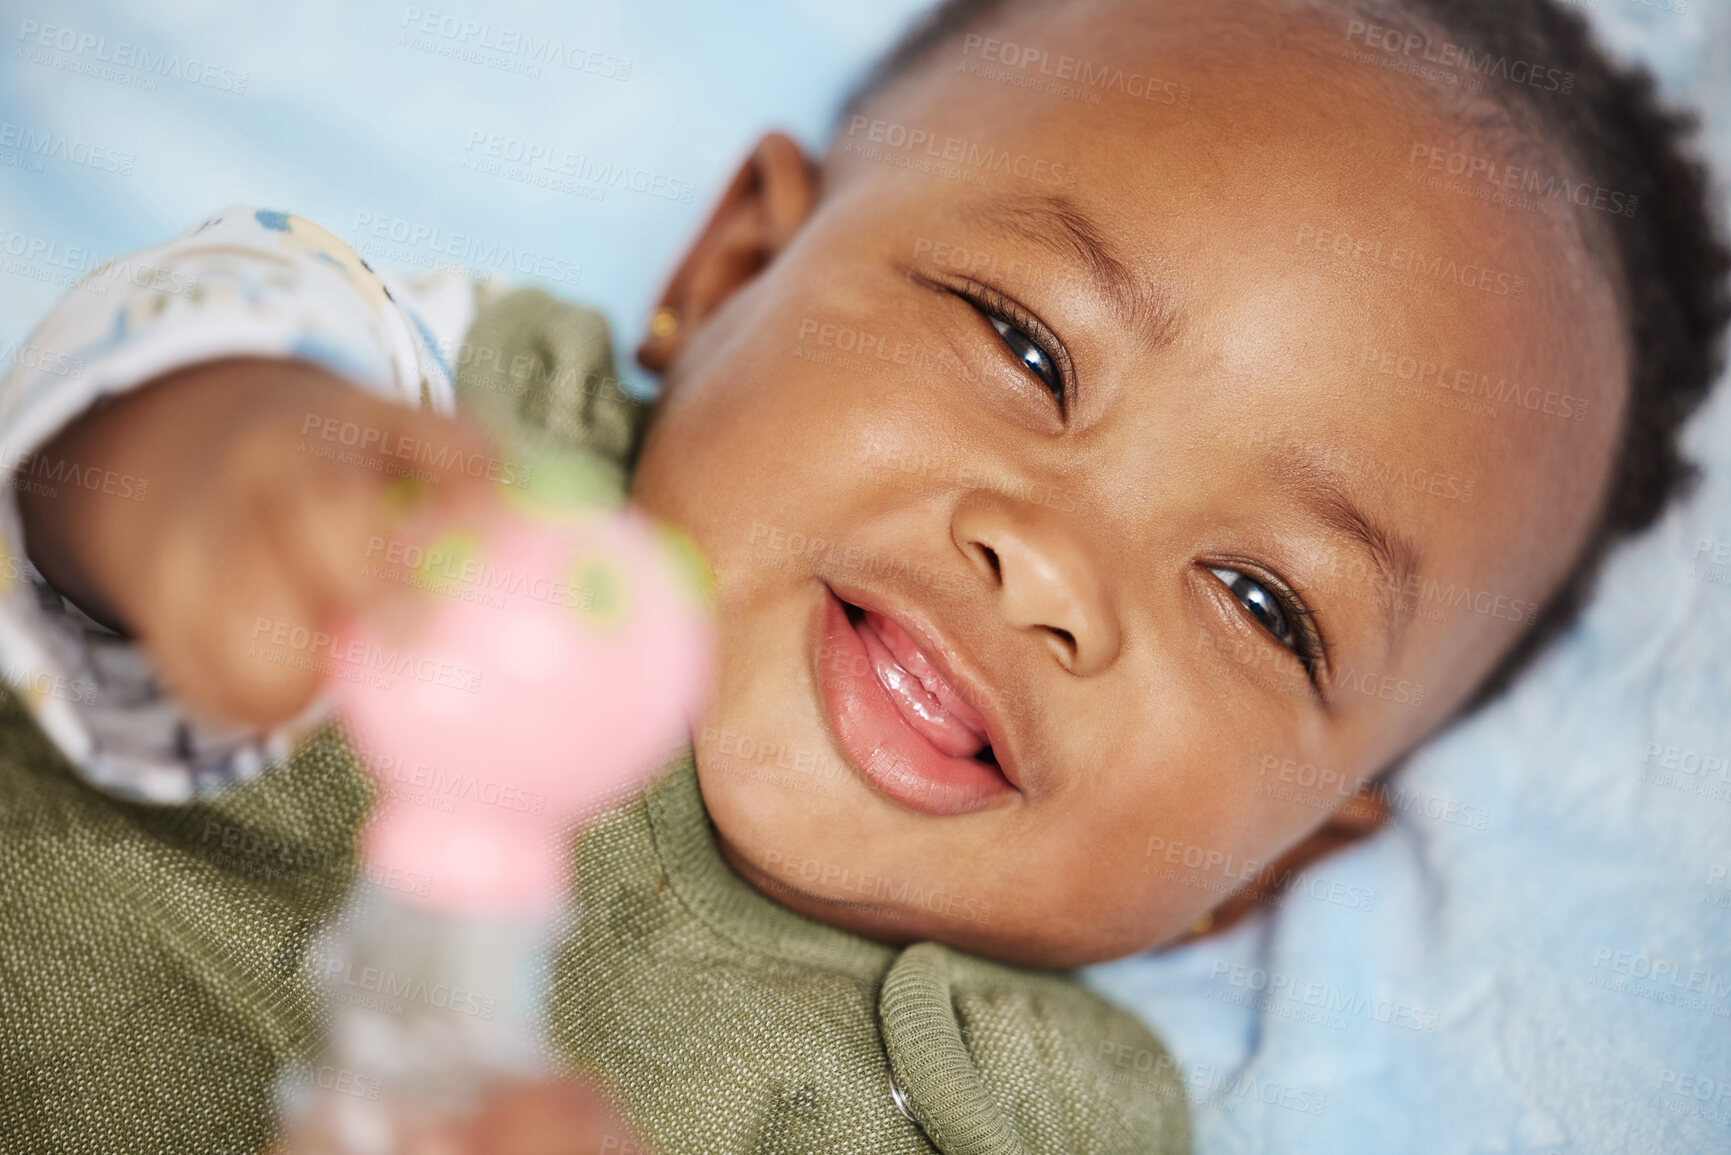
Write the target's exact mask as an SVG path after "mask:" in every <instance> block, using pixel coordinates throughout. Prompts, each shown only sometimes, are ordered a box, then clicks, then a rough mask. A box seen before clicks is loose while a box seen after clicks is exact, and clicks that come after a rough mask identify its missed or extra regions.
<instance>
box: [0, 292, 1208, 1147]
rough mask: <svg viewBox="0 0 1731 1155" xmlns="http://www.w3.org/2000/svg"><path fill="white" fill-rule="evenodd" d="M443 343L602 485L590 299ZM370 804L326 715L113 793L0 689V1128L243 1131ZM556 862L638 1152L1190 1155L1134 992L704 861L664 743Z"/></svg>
mask: <svg viewBox="0 0 1731 1155" xmlns="http://www.w3.org/2000/svg"><path fill="white" fill-rule="evenodd" d="M470 339H471V341H476V342H482V343H489V344H492V345H494V346H495V347H500V348H505V349H509V350H522V351H524V352H526V353H528V354H530V355H531V356H533V357H534V358H536V359H537V360H536V364H537V366H538V368H537V370H536V371H535V372H533V373H531V374H529V375H528V376H526V377H518V378H514V379H513V380H511V381H505V380H503V379H500V380H486V379H479V378H475V377H470V376H466V375H465V376H460V378H459V382H458V385H459V396H460V397H462V398H463V399H464V403H465V405H466V406H467V407H468V408H470V410H471V411H473V412H476V413H477V415H478V416H480V417H481V419H482V420H484V421H486V422H487V423H488V424H489V425H490V426H492V427H493V430H494V433H495V435H496V436H497V437H499V439H500V441H501V443H502V445H503V447H504V448H505V450H506V451H507V452H518V451H527V450H533V451H535V452H537V453H545V452H547V451H548V450H549V449H553V450H557V451H561V452H572V453H581V454H585V455H587V456H589V457H590V458H592V459H594V460H597V461H599V462H600V467H599V468H600V470H601V473H602V475H603V476H607V477H610V478H612V479H613V482H612V483H613V484H614V486H615V488H617V489H622V487H623V483H624V479H625V476H626V471H627V469H628V465H629V454H630V452H631V450H632V447H633V446H634V444H635V441H636V437H637V434H638V433H639V432H640V430H641V427H642V416H643V415H642V412H641V408H640V407H639V406H637V405H635V403H633V402H631V401H630V400H629V399H628V398H626V397H625V396H624V395H623V394H622V393H621V392H620V391H619V390H618V389H617V387H616V385H614V384H613V378H612V375H611V372H610V369H611V362H610V360H609V359H608V357H609V354H608V352H607V349H608V342H607V337H606V330H605V327H604V326H603V325H601V323H600V321H599V318H597V317H596V315H595V314H593V313H590V312H589V311H587V310H583V309H578V308H576V307H574V306H570V305H564V304H561V303H559V302H557V301H555V300H554V299H553V298H551V297H548V296H547V295H546V294H543V293H540V292H537V291H532V290H531V291H525V292H520V293H515V294H512V295H510V296H508V297H505V298H502V299H500V300H497V301H494V302H492V303H490V304H489V305H488V306H487V307H486V308H484V309H483V310H482V312H481V314H480V316H479V318H478V319H477V321H476V324H475V326H474V328H473V329H472V330H471V333H470ZM501 361H502V362H503V363H505V364H512V363H513V360H512V358H510V357H504V358H501ZM609 471H610V472H609ZM372 800H373V789H372V787H371V785H370V784H369V782H368V781H367V779H366V777H365V776H364V775H363V774H362V772H361V771H360V770H359V768H358V767H357V765H356V763H355V761H354V758H353V756H352V754H351V752H350V751H349V749H348V748H347V746H346V745H345V744H344V743H343V741H342V740H341V738H340V736H339V735H338V734H337V732H336V731H335V730H334V728H327V729H325V730H323V731H320V732H319V733H318V734H316V735H315V736H314V737H313V738H311V739H310V740H308V741H307V742H306V743H304V744H303V745H302V747H301V748H300V749H299V750H298V751H297V752H296V754H295V756H294V758H293V759H292V760H291V761H290V762H289V763H288V764H286V765H284V766H279V767H277V768H275V769H272V770H271V771H269V772H267V773H266V774H265V775H264V776H262V777H261V778H259V779H257V780H255V781H252V782H249V783H246V784H243V785H240V786H237V787H235V788H232V789H230V790H228V791H226V792H224V793H222V794H220V795H217V796H216V797H214V798H210V799H206V800H202V801H200V802H197V803H195V804H192V805H189V806H182V807H154V806H149V805H144V804H140V803H135V802H129V801H126V800H124V799H120V798H117V797H115V796H113V795H110V794H107V793H104V792H102V791H100V790H97V789H96V788H94V787H92V786H90V785H89V784H87V783H86V782H85V781H84V780H83V779H81V778H80V777H79V776H78V775H77V773H76V772H75V770H74V769H73V768H72V767H71V766H70V765H69V764H68V763H67V762H66V760H65V759H64V757H62V756H61V755H60V753H59V751H58V750H57V749H56V748H55V747H54V746H53V745H52V744H51V743H50V742H49V741H48V740H47V738H46V737H45V736H44V735H43V734H42V733H41V732H40V730H39V729H38V728H37V727H36V725H35V723H34V722H33V720H32V719H31V717H30V715H29V713H28V712H27V711H26V710H25V709H24V707H23V706H22V704H21V703H19V702H18V701H17V699H16V698H14V697H13V696H11V695H10V694H9V693H4V694H0V1151H4V1152H7V1153H11V1152H28V1153H30V1155H46V1153H61V1152H66V1153H72V1152H77V1153H86V1152H89V1153H95V1152H103V1153H108V1152H125V1153H128V1155H132V1153H142V1152H152V1153H153V1152H165V1153H170V1152H171V1153H174V1155H195V1153H203V1152H213V1153H214V1152H256V1151H260V1150H262V1149H264V1148H265V1147H266V1146H268V1145H269V1143H270V1142H271V1140H272V1117H271V1106H272V1098H271V1096H272V1087H273V1083H274V1080H275V1079H276V1077H277V1074H278V1072H279V1071H280V1070H281V1069H282V1068H283V1066H284V1065H285V1064H288V1063H291V1062H296V1061H304V1060H306V1059H307V1058H308V1057H309V1056H311V1055H312V1054H313V1053H314V1052H315V1050H316V1048H317V1045H318V1038H319V1030H320V1026H321V1023H322V1022H323V1019H324V1013H323V1008H322V1007H321V1004H320V1002H319V999H318V995H317V985H316V982H315V981H314V976H313V975H312V974H311V972H310V968H309V965H308V951H309V948H310V946H311V944H312V942H313V939H314V937H315V935H316V934H317V932H318V929H319V927H320V925H321V923H322V922H324V921H325V920H327V919H328V918H330V917H331V916H332V915H333V914H334V913H335V912H336V910H337V909H338V908H339V906H340V905H341V903H342V901H343V899H344V897H345V895H346V894H347V892H348V889H349V886H350V884H351V881H352V879H353V878H354V876H355V872H356V856H355V846H356V844H357V840H358V836H359V832H360V830H361V828H362V826H363V824H364V822H365V820H366V815H367V813H368V809H369V807H370V805H371V802H372ZM574 862H575V864H576V867H577V870H576V875H575V879H576V883H575V887H576V891H575V897H576V902H575V903H574V904H572V908H571V909H572V911H573V912H574V914H573V916H572V918H571V920H570V921H569V922H568V923H567V924H565V925H564V926H562V927H561V930H560V935H559V937H558V939H557V942H558V946H557V949H556V953H555V956H554V967H553V973H552V986H551V989H550V991H549V999H548V1013H549V1016H550V1021H551V1036H552V1037H551V1041H552V1043H553V1045H554V1047H555V1049H556V1051H557V1052H558V1053H559V1055H561V1056H562V1057H563V1058H564V1059H565V1060H567V1061H568V1062H569V1063H570V1064H571V1065H572V1067H573V1069H577V1070H581V1071H584V1072H586V1073H588V1074H589V1075H590V1076H591V1077H594V1078H596V1079H598V1080H600V1081H601V1082H602V1083H603V1084H604V1085H605V1086H606V1087H607V1089H608V1090H609V1091H610V1093H611V1094H612V1095H613V1096H614V1097H615V1099H616V1100H617V1101H618V1103H619V1104H620V1106H621V1107H622V1109H623V1110H624V1112H625V1113H626V1115H627V1116H628V1117H629V1118H630V1119H631V1121H632V1123H633V1125H634V1126H635V1127H636V1128H637V1129H638V1130H639V1131H640V1133H641V1134H642V1135H643V1137H644V1138H645V1139H646V1140H647V1141H648V1143H649V1145H650V1148H651V1150H654V1151H657V1152H660V1153H662V1155H682V1153H686V1152H690V1153H693V1155H698V1153H701V1155H709V1153H725V1152H753V1153H760V1155H770V1153H786V1155H795V1153H798V1155H808V1153H809V1155H819V1153H824V1155H827V1153H831V1152H847V1153H856V1152H857V1153H864V1155H890V1153H898V1155H899V1153H904V1152H906V1153H916V1152H932V1151H942V1152H945V1153H946V1155H957V1153H963V1152H966V1153H970V1155H974V1153H977V1155H1012V1153H1022V1152H1026V1153H1030V1155H1032V1153H1048V1152H1049V1153H1054V1155H1056V1153H1059V1152H1063V1153H1069V1152H1102V1153H1119V1152H1122V1153H1131V1152H1135V1153H1154V1155H1167V1153H1182V1152H1187V1151H1188V1150H1189V1141H1188V1130H1187V1128H1188V1123H1187V1115H1186V1109H1185V1104H1184V1097H1183V1091H1182V1087H1181V1084H1180V1083H1179V1081H1178V1079H1177V1078H1176V1069H1175V1066H1174V1064H1173V1063H1172V1062H1171V1060H1170V1058H1169V1057H1168V1056H1167V1055H1166V1053H1165V1051H1164V1050H1163V1048H1162V1047H1161V1045H1160V1043H1159V1042H1158V1040H1156V1039H1155V1038H1154V1036H1153V1035H1152V1034H1151V1033H1150V1032H1149V1031H1148V1030H1147V1029H1146V1028H1145V1027H1143V1026H1142V1025H1141V1024H1140V1023H1139V1022H1138V1021H1137V1020H1136V1019H1135V1018H1134V1017H1133V1016H1131V1015H1129V1014H1127V1013H1126V1012H1124V1011H1122V1010H1119V1009H1117V1008H1115V1007H1113V1006H1111V1005H1110V1004H1109V1003H1107V1002H1105V1001H1104V1000H1103V999H1101V998H1099V997H1098V996H1097V995H1095V994H1093V993H1091V992H1090V991H1088V990H1087V989H1086V988H1085V987H1083V986H1082V985H1081V984H1079V983H1078V982H1076V981H1075V980H1074V979H1073V978H1071V977H1068V976H1065V975H1061V974H1056V973H1041V972H1033V971H1027V970H1021V969H1018V968H1015V967H1010V966H1005V965H1003V964H1000V963H995V962H992V961H990V960H987V959H983V958H979V957H976V956H973V955H969V954H966V953H964V952H961V951H955V950H951V949H949V948H946V947H943V946H940V945H938V944H935V943H919V944H915V945H913V946H909V947H907V948H905V949H898V948H894V947H890V946H886V945H884V944H882V943H877V942H874V941H871V940H868V939H865V938H862V937H860V936H857V935H854V934H850V933H848V932H845V931H842V930H839V929H837V928H835V927H832V926H829V925H827V924H824V923H821V922H817V921H815V920H813V919H810V918H807V917H805V916H803V915H800V914H797V913H795V912H793V911H791V910H788V909H787V908H785V907H783V906H781V905H779V904H777V903H776V902H775V901H773V900H772V899H770V898H769V897H767V896H765V895H764V894H762V893H760V892H758V891H757V890H755V889H753V888H752V887H751V886H749V885H748V884H747V883H745V882H744V881H743V880H742V879H741V878H739V876H738V875H736V874H735V873H734V872H733V871H732V870H731V869H730V868H729V867H728V866H727V865H726V863H725V862H724V861H723V860H722V858H721V856H720V853H719V851H718V850H717V848H716V845H715V838H714V831H713V829H712V827H711V826H710V824H709V820H708V816H707V814H706V812H705V810H704V806H703V801H702V795H701V793H700V790H699V787H698V780H697V775H696V771H695V767H694V765H693V762H692V758H691V756H690V753H689V752H687V753H686V754H685V756H683V757H682V758H681V759H679V760H678V761H676V762H675V763H674V764H673V765H672V766H671V767H670V768H669V769H668V770H667V771H666V772H665V773H664V774H663V775H662V776H661V777H660V778H659V779H658V780H657V781H656V782H655V783H654V784H653V785H652V786H651V787H650V788H649V789H648V790H647V791H646V792H645V794H644V795H643V797H642V798H640V799H638V800H637V801H635V802H632V803H630V804H629V805H626V806H624V807H621V808H619V809H617V810H615V811H613V812H611V813H609V814H607V815H605V816H603V817H602V818H601V819H599V820H598V821H596V822H595V823H593V824H592V825H591V826H589V827H588V828H587V829H586V830H585V831H584V832H583V833H582V834H580V835H579V836H578V837H577V841H576V846H575V856H574ZM892 1088H893V1090H892ZM898 1098H899V1100H900V1103H899V1104H898Z"/></svg>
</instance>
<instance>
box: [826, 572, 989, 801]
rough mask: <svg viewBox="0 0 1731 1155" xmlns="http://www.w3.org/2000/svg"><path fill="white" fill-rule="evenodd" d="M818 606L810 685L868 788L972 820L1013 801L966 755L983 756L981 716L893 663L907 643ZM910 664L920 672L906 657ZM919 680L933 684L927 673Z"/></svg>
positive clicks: (884, 624)
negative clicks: (817, 690) (969, 816)
mask: <svg viewBox="0 0 1731 1155" xmlns="http://www.w3.org/2000/svg"><path fill="white" fill-rule="evenodd" d="M824 603H825V604H824V607H823V613H822V615H821V618H820V621H819V628H818V639H817V655H816V657H817V670H816V673H817V680H818V685H819V687H820V688H821V691H822V694H823V700H824V707H825V710H826V712H827V713H828V715H829V723H830V728H831V729H832V730H833V731H834V733H835V736H836V739H837V740H838V741H839V742H840V743H841V746H842V749H843V750H844V751H846V753H847V755H848V757H849V759H850V760H852V762H853V763H854V765H855V766H857V767H858V768H859V770H860V773H861V774H862V775H863V776H864V777H865V779H866V780H867V782H868V783H870V784H871V785H872V786H873V787H875V788H876V789H877V790H878V791H879V792H880V793H882V794H884V795H886V796H888V797H889V798H891V799H892V800H894V801H896V802H899V803H901V804H902V805H904V806H907V807H909V808H910V809H913V810H919V811H922V812H924V813H927V814H938V815H956V814H968V813H972V812H973V811H976V810H982V809H985V808H987V807H989V806H992V805H994V804H996V803H999V802H1000V801H1001V800H1003V799H1004V798H1006V797H1008V796H1011V795H1014V794H1015V793H1016V790H1015V787H1013V786H1011V785H1010V783H1009V781H1008V780H1007V779H1006V778H1005V777H1004V775H1003V774H1002V773H1001V772H1000V771H999V770H998V768H997V767H996V766H994V765H992V764H991V763H989V762H984V761H981V760H980V759H978V758H975V757H972V756H971V755H973V754H978V753H980V752H981V751H982V750H984V749H986V739H985V737H984V725H983V724H981V723H980V722H979V721H978V719H979V715H977V714H975V713H974V712H973V711H972V710H970V709H968V708H967V707H966V705H965V704H964V703H960V702H959V701H958V700H956V699H955V697H954V694H953V691H949V692H946V691H948V690H949V688H948V686H947V685H945V684H939V683H934V684H935V685H936V686H937V691H936V692H935V693H934V692H933V691H932V690H930V689H928V688H926V683H925V682H922V681H921V680H920V679H919V678H918V677H917V676H916V674H915V673H914V672H910V671H909V670H908V668H907V666H906V665H904V664H903V663H902V662H901V661H900V660H898V659H897V657H896V656H895V652H894V651H893V650H892V648H891V644H892V643H893V644H894V645H895V646H896V647H897V648H899V649H902V650H904V651H906V649H907V648H908V647H909V646H912V642H911V639H908V638H907V637H906V635H905V634H903V633H902V632H901V631H900V628H899V627H896V626H895V625H894V623H893V622H890V621H889V620H888V619H883V618H880V617H879V616H878V615H875V614H870V615H866V616H864V617H862V618H861V620H860V621H859V622H858V623H855V622H853V621H850V620H849V618H848V613H847V607H846V606H845V605H844V604H843V603H842V601H841V600H840V599H839V598H837V597H836V596H835V594H833V593H831V592H830V591H829V590H828V589H827V588H826V589H825V590H824ZM880 630H881V631H882V632H881V633H880ZM886 633H887V634H890V635H891V636H890V638H889V639H888V641H886V639H885V638H884V636H883V634H886ZM910 663H911V664H913V665H915V666H918V665H920V664H921V663H920V662H918V661H917V660H915V659H914V658H913V657H912V656H911V655H910ZM918 673H923V674H926V675H927V679H928V680H930V679H931V677H932V674H931V671H930V670H929V669H924V670H919V671H918ZM886 681H887V682H888V683H889V685H886ZM896 683H900V684H899V685H896ZM892 686H894V689H892V688H891V687H892Z"/></svg>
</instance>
